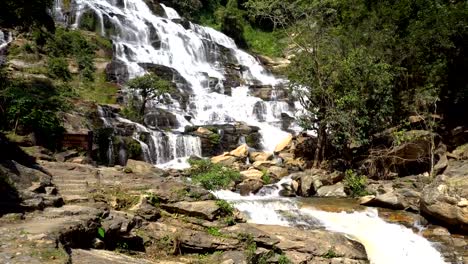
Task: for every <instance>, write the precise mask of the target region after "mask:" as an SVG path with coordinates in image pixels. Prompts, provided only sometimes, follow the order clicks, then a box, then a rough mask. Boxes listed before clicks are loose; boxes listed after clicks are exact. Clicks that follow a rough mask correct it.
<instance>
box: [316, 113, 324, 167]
mask: <svg viewBox="0 0 468 264" xmlns="http://www.w3.org/2000/svg"><path fill="white" fill-rule="evenodd" d="M326 141H327V135H326V125H325V124H323V122H320V123H319V129H318V133H317V148H315V153H314V164H313V167H314V168H318V167H319V166H320V164H321V163H322V160H323V158H324V157H325V146H326Z"/></svg>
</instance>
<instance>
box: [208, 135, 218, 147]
mask: <svg viewBox="0 0 468 264" xmlns="http://www.w3.org/2000/svg"><path fill="white" fill-rule="evenodd" d="M208 139H209V140H210V143H211V144H213V145H219V143H221V136H220V135H219V134H217V133H213V134H210V135H209V136H208Z"/></svg>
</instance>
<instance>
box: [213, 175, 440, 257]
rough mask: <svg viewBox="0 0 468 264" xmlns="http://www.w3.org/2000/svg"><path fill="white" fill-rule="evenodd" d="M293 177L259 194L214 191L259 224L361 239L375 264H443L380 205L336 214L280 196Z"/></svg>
mask: <svg viewBox="0 0 468 264" xmlns="http://www.w3.org/2000/svg"><path fill="white" fill-rule="evenodd" d="M290 181H291V179H290V178H289V177H286V178H283V179H282V180H281V181H280V182H278V183H276V184H271V185H267V186H264V187H263V189H261V190H260V191H259V193H258V194H257V195H250V196H240V194H238V193H234V192H231V191H227V190H222V191H217V192H214V195H215V196H216V197H218V198H220V199H224V200H227V201H229V202H230V203H232V204H233V205H234V207H236V208H237V209H238V210H240V211H241V212H243V213H245V214H246V215H247V217H248V222H250V223H255V224H267V225H281V226H297V225H300V226H302V227H305V228H317V227H324V228H326V229H327V230H330V231H333V232H339V233H343V234H345V235H347V236H348V237H350V238H352V239H354V240H356V241H358V242H360V243H361V244H363V245H364V247H365V248H366V252H367V255H368V258H369V260H370V262H371V264H395V263H401V264H412V263H424V264H441V263H445V262H444V260H443V257H442V256H441V254H440V253H439V252H438V251H437V250H436V249H435V248H434V247H433V246H432V245H431V243H430V242H429V241H428V240H426V239H425V238H424V237H422V236H421V235H419V234H417V233H414V232H413V231H412V230H411V229H408V228H406V227H404V226H402V225H398V224H391V223H387V222H385V221H384V220H382V219H381V218H379V216H378V211H377V209H376V208H369V209H367V210H366V211H362V212H352V213H346V212H341V213H332V212H325V211H320V210H315V209H310V208H300V207H299V205H298V203H297V202H295V201H294V199H291V198H286V197H281V196H279V194H280V192H281V190H282V189H283V186H284V185H288V184H289V183H290Z"/></svg>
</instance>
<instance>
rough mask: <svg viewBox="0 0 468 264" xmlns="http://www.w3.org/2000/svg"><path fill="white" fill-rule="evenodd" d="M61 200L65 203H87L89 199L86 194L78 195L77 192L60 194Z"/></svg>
mask: <svg viewBox="0 0 468 264" xmlns="http://www.w3.org/2000/svg"><path fill="white" fill-rule="evenodd" d="M62 198H63V201H64V202H65V203H66V204H70V203H87V202H89V201H90V199H89V198H88V197H86V196H83V195H78V194H69V195H62Z"/></svg>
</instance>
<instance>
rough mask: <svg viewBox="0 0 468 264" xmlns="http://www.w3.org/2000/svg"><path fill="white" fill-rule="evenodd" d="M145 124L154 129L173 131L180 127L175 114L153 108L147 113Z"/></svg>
mask: <svg viewBox="0 0 468 264" xmlns="http://www.w3.org/2000/svg"><path fill="white" fill-rule="evenodd" d="M144 123H145V125H146V126H148V127H150V128H152V129H169V128H171V129H172V128H177V127H178V126H179V122H178V121H177V117H176V116H175V115H174V114H173V113H171V112H168V111H166V110H164V109H159V108H153V109H151V111H149V112H148V113H146V114H145V116H144Z"/></svg>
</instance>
